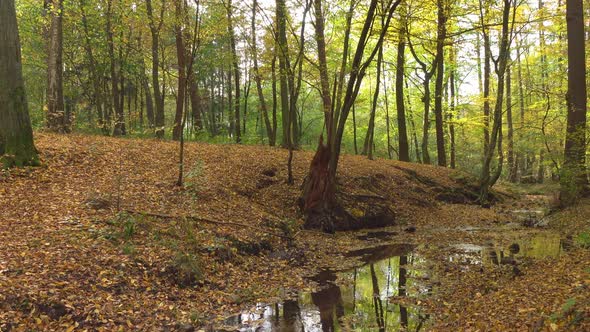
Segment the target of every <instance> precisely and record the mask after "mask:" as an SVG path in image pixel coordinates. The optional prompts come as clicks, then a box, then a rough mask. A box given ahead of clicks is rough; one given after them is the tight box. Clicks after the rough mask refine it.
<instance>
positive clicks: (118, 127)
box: [106, 0, 126, 136]
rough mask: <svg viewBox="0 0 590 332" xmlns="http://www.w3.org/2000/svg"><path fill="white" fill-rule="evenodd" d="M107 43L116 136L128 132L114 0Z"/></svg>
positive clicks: (109, 5)
mask: <svg viewBox="0 0 590 332" xmlns="http://www.w3.org/2000/svg"><path fill="white" fill-rule="evenodd" d="M106 16H107V25H106V30H107V31H106V33H107V43H108V52H109V60H110V64H111V65H110V70H111V91H112V94H113V95H112V99H113V107H114V108H115V117H116V120H115V128H114V129H113V135H114V136H121V135H125V134H126V129H125V114H124V113H123V104H122V98H121V91H120V90H119V73H118V72H117V66H118V64H117V62H118V61H117V59H116V57H115V43H114V41H113V26H112V16H113V0H108V1H107V15H106Z"/></svg>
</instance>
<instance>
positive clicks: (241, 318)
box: [213, 232, 564, 332]
mask: <svg viewBox="0 0 590 332" xmlns="http://www.w3.org/2000/svg"><path fill="white" fill-rule="evenodd" d="M522 235H523V234H522V233H512V234H506V237H507V238H511V237H512V238H514V240H513V241H510V242H507V243H510V244H509V245H498V244H496V243H487V244H483V245H479V244H477V245H476V244H461V245H457V246H454V247H453V248H449V247H444V248H438V249H436V250H441V251H443V252H444V256H443V257H441V259H443V260H446V261H447V262H452V263H455V264H458V265H460V266H461V268H462V269H466V270H469V269H472V268H474V267H476V268H477V269H480V268H482V266H483V267H486V268H487V267H489V268H497V267H498V266H499V265H506V264H510V265H513V269H514V271H515V272H518V269H517V268H516V266H517V263H518V261H519V260H521V259H523V258H525V257H530V258H543V257H558V256H559V255H561V253H562V251H563V248H564V244H563V241H562V239H561V238H560V236H559V234H553V233H549V232H540V233H538V234H530V233H529V234H526V235H527V236H525V237H522ZM435 247H436V246H435ZM413 249H414V247H413V246H410V245H399V244H387V245H382V246H379V247H373V248H367V249H361V250H357V251H353V252H351V253H350V254H349V256H354V257H355V258H356V259H358V260H359V261H361V262H362V263H361V264H362V265H361V266H359V267H357V268H354V269H352V270H350V271H345V272H333V271H322V272H321V273H319V274H317V275H316V276H315V277H313V278H311V279H312V280H313V281H315V282H316V283H318V284H319V288H318V290H317V291H316V292H313V293H300V294H298V295H297V296H296V298H295V299H293V300H289V301H284V302H283V303H279V304H274V305H270V306H268V305H259V306H258V308H256V310H253V311H249V312H244V313H242V314H240V315H237V316H233V317H231V318H229V319H228V320H226V321H225V324H224V326H223V327H216V328H214V329H213V331H245V332H249V331H279V332H291V331H309V332H315V331H322V332H324V331H326V332H328V331H330V332H331V331H380V332H381V331H383V332H385V331H400V330H406V331H420V330H422V329H425V328H428V324H429V323H430V321H429V319H430V317H429V316H428V314H427V313H425V312H424V311H423V310H422V309H421V308H420V307H419V306H418V305H417V300H419V299H421V298H423V297H426V296H429V295H430V294H431V293H432V283H431V282H430V278H429V277H430V276H429V273H430V271H431V270H432V269H431V268H429V267H428V264H429V263H432V262H427V261H426V260H425V259H424V256H420V255H418V254H416V253H415V252H413ZM422 249H424V250H428V249H429V245H428V244H424V245H422V246H421V250H422ZM424 250H422V252H424Z"/></svg>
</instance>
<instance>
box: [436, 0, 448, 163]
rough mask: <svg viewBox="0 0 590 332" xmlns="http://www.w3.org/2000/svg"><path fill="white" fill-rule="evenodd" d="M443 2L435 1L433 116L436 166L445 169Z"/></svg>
mask: <svg viewBox="0 0 590 332" xmlns="http://www.w3.org/2000/svg"><path fill="white" fill-rule="evenodd" d="M445 2H446V1H445V0H437V7H438V11H437V12H438V14H437V17H438V19H437V21H438V29H437V31H438V32H437V37H436V58H437V60H436V61H437V62H438V64H437V65H436V82H435V89H434V115H435V127H436V151H437V159H438V166H443V167H447V152H446V150H445V132H444V129H443V128H444V124H443V105H442V99H443V80H444V75H445V68H444V62H445V61H444V54H445V49H444V43H445V40H446V38H447V36H446V35H447V28H446V22H447V17H446V13H445V12H446V11H447V10H448V6H446V4H445Z"/></svg>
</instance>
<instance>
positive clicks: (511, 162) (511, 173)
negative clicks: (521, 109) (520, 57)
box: [506, 65, 517, 183]
mask: <svg viewBox="0 0 590 332" xmlns="http://www.w3.org/2000/svg"><path fill="white" fill-rule="evenodd" d="M506 122H508V159H507V160H506V161H507V163H508V181H510V182H512V183H516V179H517V177H516V162H515V158H514V125H513V121H512V66H511V65H509V66H508V68H506Z"/></svg>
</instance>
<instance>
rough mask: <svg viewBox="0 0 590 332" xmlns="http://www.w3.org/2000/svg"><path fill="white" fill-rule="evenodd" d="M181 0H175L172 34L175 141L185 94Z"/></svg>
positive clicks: (184, 51) (177, 135)
mask: <svg viewBox="0 0 590 332" xmlns="http://www.w3.org/2000/svg"><path fill="white" fill-rule="evenodd" d="M183 3H184V1H183V0H175V1H174V8H175V18H176V20H175V24H174V35H175V40H176V58H177V62H178V88H177V90H176V91H177V92H176V113H175V115H174V127H173V130H172V139H173V140H175V141H179V140H180V136H181V135H182V131H183V130H184V128H183V127H182V122H183V121H182V117H183V107H184V98H185V94H186V48H185V46H184V36H183V33H182V32H183V29H184V27H183V25H184V9H183Z"/></svg>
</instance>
